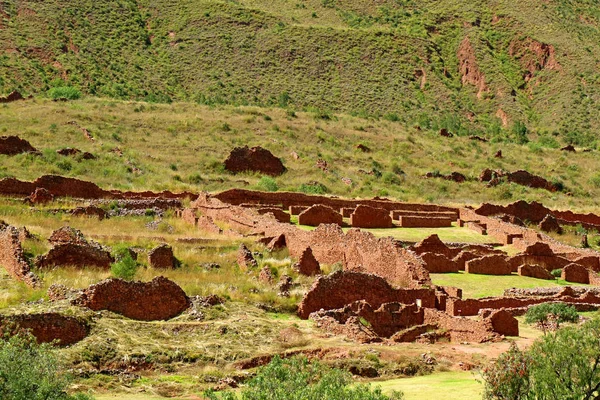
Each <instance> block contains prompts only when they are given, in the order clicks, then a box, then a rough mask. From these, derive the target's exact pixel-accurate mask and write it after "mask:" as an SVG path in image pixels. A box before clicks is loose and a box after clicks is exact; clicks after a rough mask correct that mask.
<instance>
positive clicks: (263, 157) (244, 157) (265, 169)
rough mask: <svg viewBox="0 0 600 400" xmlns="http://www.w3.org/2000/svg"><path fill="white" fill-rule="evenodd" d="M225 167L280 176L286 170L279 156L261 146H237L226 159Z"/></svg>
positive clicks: (235, 171)
mask: <svg viewBox="0 0 600 400" xmlns="http://www.w3.org/2000/svg"><path fill="white" fill-rule="evenodd" d="M225 169H226V170H227V171H230V172H233V173H240V172H246V171H253V172H260V173H263V174H265V175H271V176H278V175H281V174H283V173H284V172H285V171H286V169H285V167H284V166H283V163H282V162H281V160H280V159H279V158H277V157H275V156H274V155H273V154H272V153H271V152H270V151H269V150H266V149H263V148H262V147H260V146H257V147H252V148H248V146H244V147H236V148H235V149H233V150H232V151H231V153H230V154H229V157H228V158H227V160H225Z"/></svg>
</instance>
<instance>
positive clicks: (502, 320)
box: [485, 309, 519, 336]
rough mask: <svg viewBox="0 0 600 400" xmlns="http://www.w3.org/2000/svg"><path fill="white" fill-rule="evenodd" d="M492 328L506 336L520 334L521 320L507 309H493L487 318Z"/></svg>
mask: <svg viewBox="0 0 600 400" xmlns="http://www.w3.org/2000/svg"><path fill="white" fill-rule="evenodd" d="M485 320H486V321H487V322H489V323H490V324H491V325H492V330H493V331H494V332H496V333H498V334H500V335H504V336H519V321H517V319H516V318H515V317H513V316H512V314H511V313H509V312H508V311H506V310H503V309H502V310H497V311H493V312H492V313H491V314H490V315H489V316H488V317H487V318H485Z"/></svg>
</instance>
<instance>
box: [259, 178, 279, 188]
mask: <svg viewBox="0 0 600 400" xmlns="http://www.w3.org/2000/svg"><path fill="white" fill-rule="evenodd" d="M258 187H259V189H261V190H264V191H266V192H276V191H278V190H279V186H278V185H277V182H276V181H275V179H273V178H271V177H270V176H263V177H262V178H260V180H259V181H258Z"/></svg>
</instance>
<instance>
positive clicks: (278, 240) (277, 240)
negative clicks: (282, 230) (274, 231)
mask: <svg viewBox="0 0 600 400" xmlns="http://www.w3.org/2000/svg"><path fill="white" fill-rule="evenodd" d="M285 246H286V242H285V235H279V236H277V237H274V238H272V239H271V240H269V242H268V243H267V249H269V250H270V251H277V250H281V249H284V248H285Z"/></svg>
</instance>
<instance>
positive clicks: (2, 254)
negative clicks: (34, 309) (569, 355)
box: [0, 221, 40, 287]
mask: <svg viewBox="0 0 600 400" xmlns="http://www.w3.org/2000/svg"><path fill="white" fill-rule="evenodd" d="M19 235H20V233H19V230H18V229H17V228H15V227H14V226H10V225H3V224H2V221H0V266H2V267H4V268H5V269H6V271H7V272H8V274H9V275H10V276H12V277H13V278H14V279H16V280H18V281H21V282H24V283H26V284H27V285H28V286H31V287H35V286H37V285H38V284H39V283H40V282H39V279H38V277H37V276H36V275H35V274H34V273H33V272H31V269H30V266H29V263H28V262H27V260H26V259H25V256H24V255H23V248H22V247H21V240H20V239H19Z"/></svg>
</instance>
